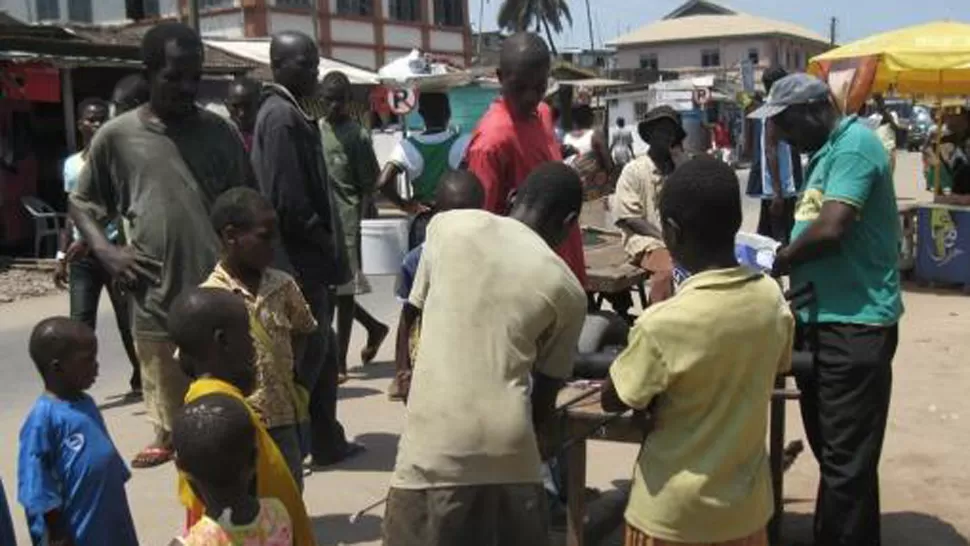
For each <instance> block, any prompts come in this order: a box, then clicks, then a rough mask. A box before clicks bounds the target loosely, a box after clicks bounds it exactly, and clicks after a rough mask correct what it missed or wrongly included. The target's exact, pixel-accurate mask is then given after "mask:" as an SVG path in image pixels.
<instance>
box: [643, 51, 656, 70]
mask: <svg viewBox="0 0 970 546" xmlns="http://www.w3.org/2000/svg"><path fill="white" fill-rule="evenodd" d="M659 67H660V62H659V61H658V60H657V54H656V53H649V54H647V55H640V68H642V69H644V70H658V69H659Z"/></svg>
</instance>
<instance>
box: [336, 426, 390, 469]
mask: <svg viewBox="0 0 970 546" xmlns="http://www.w3.org/2000/svg"><path fill="white" fill-rule="evenodd" d="M397 440H398V435H397V434H387V433H384V432H375V433H368V434H360V435H358V436H357V437H355V438H354V441H355V442H357V443H358V444H361V445H363V446H364V447H365V448H367V451H365V452H364V453H362V454H361V455H359V456H357V457H354V458H352V459H350V460H349V461H346V462H344V463H340V464H337V465H334V466H333V467H332V468H328V470H331V469H332V470H334V471H351V472H355V471H357V472H359V471H376V472H390V471H391V470H393V469H394V459H395V458H396V457H397Z"/></svg>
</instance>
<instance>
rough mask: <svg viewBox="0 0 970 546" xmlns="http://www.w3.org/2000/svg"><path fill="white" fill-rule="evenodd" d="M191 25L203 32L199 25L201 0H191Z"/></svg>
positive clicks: (200, 32)
mask: <svg viewBox="0 0 970 546" xmlns="http://www.w3.org/2000/svg"><path fill="white" fill-rule="evenodd" d="M189 26H190V27H192V28H194V29H195V31H196V32H198V33H199V34H202V29H201V28H200V27H199V0H189Z"/></svg>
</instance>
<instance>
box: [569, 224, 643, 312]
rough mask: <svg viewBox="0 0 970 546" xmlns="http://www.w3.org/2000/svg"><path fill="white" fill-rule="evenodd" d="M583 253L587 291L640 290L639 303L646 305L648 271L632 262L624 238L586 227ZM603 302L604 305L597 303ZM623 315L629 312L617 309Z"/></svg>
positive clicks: (601, 293) (604, 293)
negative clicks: (624, 246) (624, 247)
mask: <svg viewBox="0 0 970 546" xmlns="http://www.w3.org/2000/svg"><path fill="white" fill-rule="evenodd" d="M583 243H584V244H583V252H584V253H585V255H586V287H585V288H586V291H587V292H589V293H591V294H594V295H599V296H601V299H602V296H603V295H609V294H620V293H623V292H629V291H631V290H633V289H638V291H639V292H640V304H641V306H642V307H646V306H647V302H646V297H647V295H646V288H645V283H646V280H647V272H646V271H644V270H643V269H640V268H639V267H637V266H635V265H633V264H631V263H630V258H629V257H628V256H627V255H626V251H625V250H624V249H623V238H622V236H621V235H620V234H619V233H617V232H615V231H609V230H604V229H600V228H596V227H591V226H583ZM597 303H601V302H597ZM615 311H616V312H617V313H619V314H620V315H621V316H622V315H624V314H625V313H626V311H628V309H615Z"/></svg>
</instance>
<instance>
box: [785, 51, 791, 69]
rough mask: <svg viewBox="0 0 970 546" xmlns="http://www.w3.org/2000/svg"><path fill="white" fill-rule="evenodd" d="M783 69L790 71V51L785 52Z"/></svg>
mask: <svg viewBox="0 0 970 546" xmlns="http://www.w3.org/2000/svg"><path fill="white" fill-rule="evenodd" d="M785 68H788V69H791V50H790V49H786V50H785Z"/></svg>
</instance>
